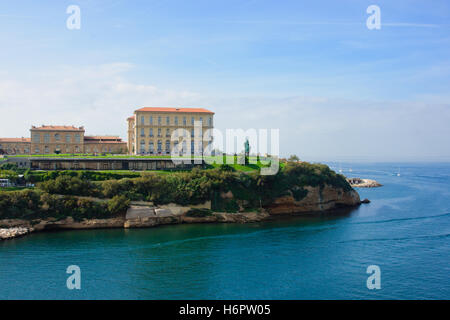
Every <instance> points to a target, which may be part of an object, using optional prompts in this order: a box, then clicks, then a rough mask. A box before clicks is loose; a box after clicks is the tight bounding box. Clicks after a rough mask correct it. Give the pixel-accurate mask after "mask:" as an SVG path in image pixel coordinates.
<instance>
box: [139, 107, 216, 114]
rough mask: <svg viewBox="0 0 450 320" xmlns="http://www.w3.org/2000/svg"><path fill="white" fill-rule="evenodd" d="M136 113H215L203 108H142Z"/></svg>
mask: <svg viewBox="0 0 450 320" xmlns="http://www.w3.org/2000/svg"><path fill="white" fill-rule="evenodd" d="M136 111H147V112H148V111H150V112H179V113H183V112H188V113H210V114H214V112H212V111H209V110H206V109H203V108H159V107H150V108H140V109H137V110H136Z"/></svg>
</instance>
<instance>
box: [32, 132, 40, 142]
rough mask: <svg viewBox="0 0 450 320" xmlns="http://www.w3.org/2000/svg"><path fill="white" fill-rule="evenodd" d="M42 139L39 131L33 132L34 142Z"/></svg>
mask: <svg viewBox="0 0 450 320" xmlns="http://www.w3.org/2000/svg"><path fill="white" fill-rule="evenodd" d="M40 140H41V136H40V135H39V133H34V134H33V142H37V143H39V142H40Z"/></svg>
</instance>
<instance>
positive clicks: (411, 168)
mask: <svg viewBox="0 0 450 320" xmlns="http://www.w3.org/2000/svg"><path fill="white" fill-rule="evenodd" d="M334 168H335V169H336V170H337V169H339V166H334ZM342 168H343V169H344V174H346V175H348V176H360V177H365V178H373V179H376V180H378V181H379V182H381V183H383V184H384V186H383V187H381V188H376V189H359V193H360V195H361V198H366V197H367V198H369V199H371V200H372V203H370V204H368V205H362V206H361V207H359V208H358V209H356V210H354V211H352V212H350V213H347V214H340V215H336V216H321V217H317V218H295V219H289V220H285V221H277V222H264V223H255V224H243V225H238V224H214V225H174V226H165V227H158V228H153V229H135V230H122V229H117V230H89V231H65V232H53V233H36V234H32V235H30V236H27V237H24V238H19V239H15V240H11V241H3V242H1V243H0V298H1V299H361V298H365V299H438V298H441V299H449V298H450V278H449V273H450V266H449V262H450V258H449V257H450V255H449V254H450V237H449V235H450V164H433V165H431V164H430V165H425V164H376V165H375V164H373V165H369V164H359V165H357V164H351V165H349V164H346V165H345V164H342ZM350 168H352V170H353V172H349V169H350ZM398 170H400V173H401V175H400V176H397V175H396V173H397V172H398ZM69 265H78V266H79V267H80V268H81V290H68V289H67V288H66V279H67V277H68V276H69V275H68V274H66V268H67V267H68V266H69ZM369 265H378V266H379V267H380V268H381V289H380V290H368V289H367V287H366V280H367V277H368V274H366V268H367V266H369Z"/></svg>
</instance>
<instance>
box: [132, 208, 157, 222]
mask: <svg viewBox="0 0 450 320" xmlns="http://www.w3.org/2000/svg"><path fill="white" fill-rule="evenodd" d="M154 216H155V209H154V208H153V207H149V206H130V207H129V208H128V210H127V214H126V216H125V219H127V220H128V219H139V218H146V217H154Z"/></svg>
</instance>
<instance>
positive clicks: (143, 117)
mask: <svg viewBox="0 0 450 320" xmlns="http://www.w3.org/2000/svg"><path fill="white" fill-rule="evenodd" d="M141 124H142V125H144V124H145V116H142V117H141Z"/></svg>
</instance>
